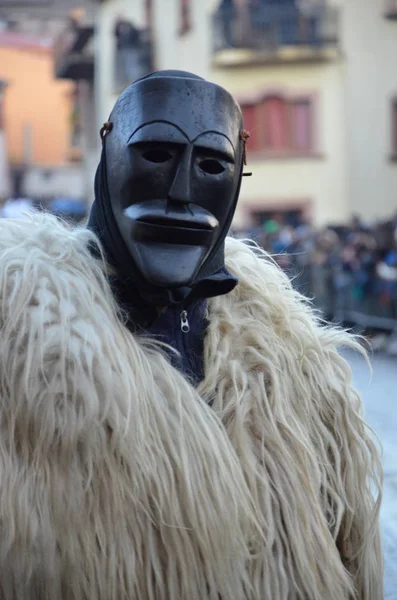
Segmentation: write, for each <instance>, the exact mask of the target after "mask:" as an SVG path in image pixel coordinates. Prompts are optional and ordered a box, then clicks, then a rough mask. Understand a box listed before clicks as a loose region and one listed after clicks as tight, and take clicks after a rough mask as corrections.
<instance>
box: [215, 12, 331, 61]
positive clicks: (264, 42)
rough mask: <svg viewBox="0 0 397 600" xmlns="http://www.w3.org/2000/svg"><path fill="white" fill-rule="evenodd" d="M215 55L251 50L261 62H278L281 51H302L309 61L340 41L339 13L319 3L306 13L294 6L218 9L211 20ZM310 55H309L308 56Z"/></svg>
mask: <svg viewBox="0 0 397 600" xmlns="http://www.w3.org/2000/svg"><path fill="white" fill-rule="evenodd" d="M213 32H214V44H213V48H214V54H215V58H216V55H217V54H218V53H222V51H224V50H229V49H234V50H250V51H253V52H254V53H255V54H257V55H261V56H262V58H263V59H266V58H267V59H269V60H272V59H277V55H278V53H279V52H280V51H281V50H283V49H288V48H289V49H291V48H294V49H296V50H297V51H298V53H299V50H300V49H301V50H302V51H304V53H303V55H306V56H308V57H309V55H310V56H312V57H314V55H315V54H316V53H321V52H322V51H324V50H326V49H328V48H335V47H337V46H338V41H339V11H338V9H337V8H335V7H328V6H326V5H325V4H324V3H323V2H321V0H319V4H318V5H316V4H312V5H310V8H308V9H307V10H305V11H304V10H302V9H299V8H298V7H296V6H294V5H292V4H291V5H284V6H280V5H276V4H268V5H264V4H261V5H257V6H255V5H253V6H249V5H245V6H243V7H238V8H237V7H235V8H233V9H229V8H228V9H218V11H217V12H216V13H215V15H214V17H213ZM308 51H309V53H308Z"/></svg>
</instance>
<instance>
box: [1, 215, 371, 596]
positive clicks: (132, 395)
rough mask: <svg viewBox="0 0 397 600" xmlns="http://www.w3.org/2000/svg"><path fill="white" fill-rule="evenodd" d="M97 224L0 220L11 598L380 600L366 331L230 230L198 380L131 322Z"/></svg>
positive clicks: (4, 551)
mask: <svg viewBox="0 0 397 600" xmlns="http://www.w3.org/2000/svg"><path fill="white" fill-rule="evenodd" d="M92 237H93V236H92V234H90V233H89V232H87V231H85V230H73V231H72V230H70V229H68V228H67V227H65V226H64V225H62V224H60V223H59V222H57V221H56V220H55V219H54V218H53V217H49V216H37V217H33V218H32V220H31V221H29V222H23V221H10V220H6V219H2V220H0V325H1V337H0V526H1V532H0V598H1V599H2V600H88V599H92V600H218V599H219V598H220V597H221V598H222V600H351V599H355V600H356V599H359V600H381V598H382V559H381V550H380V542H379V533H378V510H379V497H378V500H374V498H373V496H372V492H373V491H374V490H375V492H379V488H380V465H379V460H378V455H377V451H376V449H375V447H374V445H373V443H372V441H371V436H370V433H369V432H368V430H367V428H366V426H365V424H364V423H363V421H362V418H361V403H360V399H359V397H358V395H357V393H356V391H355V390H354V389H353V387H352V382H351V374H350V370H349V368H348V366H347V364H346V363H345V361H344V360H343V359H342V358H341V357H340V355H339V354H338V347H339V346H341V345H344V344H349V345H353V346H354V345H355V342H354V341H353V340H352V339H351V338H350V337H348V336H347V335H346V334H345V333H343V332H341V331H338V330H336V329H331V328H327V327H323V326H322V325H321V324H320V323H319V321H318V320H316V318H315V317H314V315H313V314H312V312H311V310H310V307H309V306H308V304H307V303H306V301H305V300H303V298H302V297H300V296H299V295H298V294H297V293H296V292H295V291H293V289H292V287H291V285H290V283H289V281H288V279H287V278H286V277H285V275H284V274H282V272H281V271H280V270H279V269H278V268H277V267H276V266H275V265H274V264H273V263H272V262H271V260H270V259H269V258H268V257H266V256H265V255H263V256H258V254H257V253H256V254H255V253H254V252H253V251H252V250H251V249H249V248H248V246H246V245H244V244H243V243H242V242H239V241H235V240H228V242H227V267H228V268H229V269H230V271H231V272H232V273H234V274H235V275H236V276H237V277H238V278H239V280H240V284H239V285H238V286H237V288H236V289H235V290H234V291H233V292H232V293H230V294H229V295H227V296H224V297H219V298H216V299H213V300H211V301H210V303H209V328H208V331H207V333H206V339H205V364H206V377H205V380H204V381H203V382H202V383H201V384H200V386H199V388H198V389H197V390H195V389H193V387H192V386H191V385H190V384H189V383H188V382H187V381H186V380H185V378H184V377H183V376H182V375H181V374H180V373H178V372H177V371H176V370H175V369H174V368H173V367H172V366H171V365H170V364H169V362H168V360H167V358H166V356H165V355H164V354H163V353H162V350H161V348H160V347H159V346H158V345H157V346H156V345H155V344H154V343H153V342H150V341H149V340H145V339H142V338H138V337H134V336H133V335H132V334H131V333H130V332H129V331H128V330H127V329H126V327H125V326H124V325H123V321H122V315H120V311H119V310H118V308H117V306H116V305H115V302H114V299H113V297H112V294H111V291H110V288H109V286H108V283H107V280H106V276H105V272H104V271H105V269H104V265H103V263H102V262H100V261H96V260H94V259H93V258H92V256H91V255H90V253H89V251H88V250H87V244H88V242H89V240H90V239H91V238H92ZM210 401H211V404H212V406H211V407H210V406H209V402H210Z"/></svg>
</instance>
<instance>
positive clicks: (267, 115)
mask: <svg viewBox="0 0 397 600" xmlns="http://www.w3.org/2000/svg"><path fill="white" fill-rule="evenodd" d="M313 105H314V102H313V98H312V97H310V96H303V97H296V96H295V97H294V96H293V97H289V96H287V95H285V96H280V95H266V96H265V97H264V98H263V99H262V100H261V101H260V102H257V103H256V104H244V105H243V107H242V110H243V116H244V127H245V129H247V130H248V131H249V132H250V133H251V137H250V140H249V143H248V151H249V152H259V151H260V152H263V153H267V154H269V155H272V154H273V155H277V156H279V155H286V156H288V155H293V154H297V155H301V154H310V153H313V150H314V148H313V146H314V139H313V138H314V135H313V133H314V131H313V130H314V123H313V117H314V106H313ZM396 148H397V146H396Z"/></svg>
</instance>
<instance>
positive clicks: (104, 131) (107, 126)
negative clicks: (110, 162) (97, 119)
mask: <svg viewBox="0 0 397 600" xmlns="http://www.w3.org/2000/svg"><path fill="white" fill-rule="evenodd" d="M112 129H113V123H111V122H110V121H106V123H104V124H103V126H102V127H101V130H100V132H99V135H100V136H101V140H102V144H103V141H104V139H105V137H106V136H107V134H108V133H110V132H111V131H112Z"/></svg>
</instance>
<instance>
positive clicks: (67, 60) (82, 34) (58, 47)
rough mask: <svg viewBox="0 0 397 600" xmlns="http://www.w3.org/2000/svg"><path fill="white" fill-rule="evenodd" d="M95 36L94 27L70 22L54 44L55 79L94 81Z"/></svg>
mask: <svg viewBox="0 0 397 600" xmlns="http://www.w3.org/2000/svg"><path fill="white" fill-rule="evenodd" d="M93 35H94V27H93V25H80V24H76V23H75V22H73V21H71V22H70V24H69V26H68V27H67V28H66V29H65V30H64V31H63V32H62V33H61V34H60V35H59V37H58V38H57V39H56V41H55V43H54V67H55V77H57V78H58V79H73V80H74V81H79V80H86V81H93V79H94V52H93V48H92V41H93Z"/></svg>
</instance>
